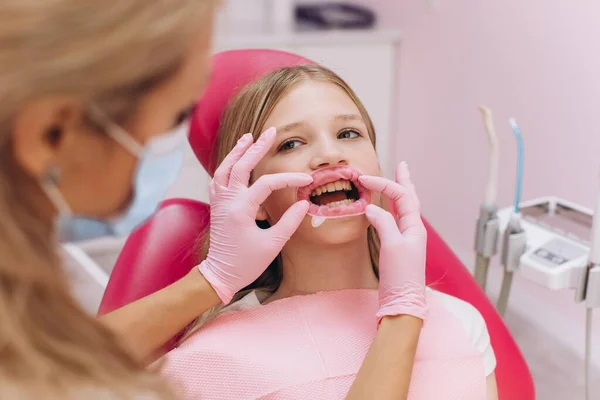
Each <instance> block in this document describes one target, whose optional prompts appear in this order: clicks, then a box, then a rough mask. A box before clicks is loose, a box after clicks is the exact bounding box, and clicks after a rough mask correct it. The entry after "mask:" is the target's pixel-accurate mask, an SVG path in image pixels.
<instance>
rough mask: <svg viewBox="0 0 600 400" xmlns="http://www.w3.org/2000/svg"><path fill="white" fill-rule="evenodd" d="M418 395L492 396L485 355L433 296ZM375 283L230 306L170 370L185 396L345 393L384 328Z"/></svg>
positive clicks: (180, 351) (416, 378)
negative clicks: (378, 314)
mask: <svg viewBox="0 0 600 400" xmlns="http://www.w3.org/2000/svg"><path fill="white" fill-rule="evenodd" d="M427 302H428V307H429V310H428V317H427V320H426V322H425V324H424V326H423V330H422V332H421V336H420V339H419V345H418V348H417V357H416V361H415V366H414V370H413V375H412V381H411V386H410V393H409V399H411V400H438V399H441V400H484V399H485V397H486V388H485V371H484V365H483V360H482V356H481V354H480V353H479V352H478V351H477V350H476V349H475V348H474V347H473V345H472V344H471V343H470V341H469V339H468V337H467V334H466V332H465V330H464V328H463V326H462V325H461V323H460V321H459V320H458V319H456V317H455V316H454V315H452V314H451V313H450V312H449V311H447V310H446V309H445V307H444V305H443V304H442V303H441V301H440V300H439V299H437V298H436V297H435V295H431V294H430V295H428V298H427ZM377 308H378V300H377V291H375V290H363V289H352V290H341V291H334V292H322V293H317V294H314V295H307V296H295V297H291V298H288V299H283V300H279V301H275V302H273V303H271V304H268V305H265V306H257V307H255V308H251V309H248V310H243V311H235V312H230V313H223V314H221V315H220V316H218V317H217V318H216V319H214V320H212V321H210V322H209V323H207V324H206V325H205V326H203V327H202V328H201V329H200V330H199V331H198V332H196V333H195V334H194V335H192V336H191V337H190V338H189V339H188V340H187V341H185V342H184V343H183V344H182V345H181V346H180V347H179V348H177V349H175V350H173V351H171V353H169V355H168V356H167V360H166V362H165V364H164V367H163V374H164V375H165V376H167V377H168V378H169V379H171V381H172V383H173V384H174V386H176V388H177V389H178V392H179V395H180V396H181V397H182V398H184V399H215V400H217V399H218V400H244V399H286V400H287V399H303V400H305V399H328V400H329V399H343V398H344V397H345V396H346V394H347V393H348V390H349V389H350V386H351V385H352V382H353V381H354V378H355V376H356V374H357V372H358V370H359V368H360V366H361V364H362V361H363V359H364V357H365V355H366V353H367V351H368V350H369V346H370V345H371V342H372V341H373V338H374V336H375V334H376V321H377V319H376V317H375V313H376V312H377Z"/></svg>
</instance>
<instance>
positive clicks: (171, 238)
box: [99, 50, 535, 400]
mask: <svg viewBox="0 0 600 400" xmlns="http://www.w3.org/2000/svg"><path fill="white" fill-rule="evenodd" d="M302 63H311V61H310V60H307V59H304V58H302V57H299V56H297V55H293V54H290V53H285V52H280V51H273V50H237V51H228V52H223V53H219V54H217V55H215V56H214V58H213V74H212V76H211V80H210V82H209V84H208V88H207V90H206V92H205V94H204V95H203V97H202V99H201V100H200V101H199V104H198V107H197V111H196V112H195V114H194V116H193V119H192V123H191V128H190V137H189V140H190V143H191V145H192V148H193V150H194V152H195V154H196V156H197V157H198V159H199V160H200V162H201V163H202V165H203V166H204V168H205V169H206V170H207V171H208V172H209V173H210V174H211V175H212V173H213V172H214V169H215V160H214V152H213V149H214V148H215V142H216V132H217V131H218V127H219V120H220V118H221V114H222V112H223V110H224V108H225V107H226V105H227V103H228V101H229V100H230V99H231V97H232V96H233V95H234V94H235V93H236V92H237V91H238V90H239V89H240V88H242V87H243V86H245V85H246V84H247V83H249V82H251V81H253V80H254V79H256V78H257V77H259V76H261V75H264V74H266V73H268V72H269V71H272V70H274V69H278V68H280V67H283V66H290V65H295V64H302ZM432 162H435V161H432ZM209 212H210V211H209V205H207V204H205V203H202V202H199V201H195V200H190V199H169V200H166V201H164V202H163V204H162V205H161V207H160V209H159V210H158V212H157V213H156V214H155V215H154V216H153V217H152V218H151V219H149V220H148V221H146V223H145V224H143V225H142V226H140V227H139V228H138V229H137V230H136V231H134V232H133V233H132V234H131V235H130V236H129V238H128V240H127V242H126V243H125V246H124V247H123V250H122V252H121V254H120V256H119V258H118V260H117V262H116V264H115V267H114V269H113V272H112V274H111V277H110V280H109V282H108V285H107V287H106V291H105V293H104V297H103V299H102V303H101V305H100V309H99V314H105V313H108V312H110V311H112V310H115V309H118V308H120V307H122V306H124V305H126V304H128V303H131V302H133V301H135V300H138V299H140V298H142V297H144V296H147V295H149V294H151V293H154V292H156V291H158V290H160V289H162V288H163V287H165V286H168V285H169V284H171V283H173V282H175V281H177V280H179V279H181V278H182V277H183V276H184V275H186V274H187V273H188V272H189V271H190V270H191V269H192V268H194V267H195V266H196V265H197V264H198V263H199V262H200V259H199V256H198V252H197V250H196V249H197V248H198V243H199V238H200V236H201V235H202V234H203V233H204V232H206V230H207V229H208V224H209V215H210V214H209ZM425 226H426V227H427V230H428V243H427V265H426V267H427V283H428V285H432V286H433V287H434V288H435V289H436V290H439V291H441V292H445V293H448V294H451V295H453V296H456V297H458V298H461V299H463V300H465V301H467V302H469V303H471V304H472V305H474V306H475V307H476V308H477V309H478V310H479V311H480V312H481V314H482V315H483V317H484V319H485V321H486V323H487V327H488V330H489V333H490V336H491V341H492V345H493V348H494V350H495V353H496V359H497V367H496V380H497V384H498V393H499V398H500V399H501V400H533V399H534V398H535V394H534V385H533V380H532V377H531V373H530V371H529V369H528V367H527V364H526V363H525V360H524V358H523V356H522V354H521V352H520V350H519V348H518V347H517V345H516V343H515V341H514V339H513V338H512V336H511V334H510V332H509V331H508V329H507V327H506V325H505V324H504V322H503V320H502V319H501V317H500V316H499V314H498V313H497V312H496V309H495V307H494V306H493V305H492V303H491V302H490V301H489V300H488V298H487V296H486V295H485V293H484V292H483V291H482V290H481V289H480V288H479V286H478V285H477V284H476V282H475V280H474V279H473V277H472V276H471V274H470V273H469V271H468V270H467V268H465V266H464V265H463V264H462V263H461V262H460V260H459V259H458V258H457V257H456V255H454V253H453V252H452V251H451V250H450V248H449V247H448V246H447V245H446V243H445V242H444V241H443V240H442V239H441V237H440V236H439V235H438V234H437V232H436V231H435V230H434V229H433V228H432V227H431V225H429V224H428V223H427V222H426V221H425ZM184 333H185V330H184V332H181V333H180V334H179V335H178V336H177V337H174V338H173V339H172V340H171V341H169V343H166V344H165V347H164V350H166V351H168V350H169V349H171V348H172V347H173V346H174V345H175V343H176V342H177V340H178V339H179V338H180V337H181V335H183V334H184ZM442 334H443V333H442Z"/></svg>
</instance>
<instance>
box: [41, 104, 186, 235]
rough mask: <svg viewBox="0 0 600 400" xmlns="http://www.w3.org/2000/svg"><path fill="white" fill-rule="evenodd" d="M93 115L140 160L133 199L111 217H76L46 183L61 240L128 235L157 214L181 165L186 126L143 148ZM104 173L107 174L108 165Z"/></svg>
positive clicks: (99, 114) (97, 113)
mask: <svg viewBox="0 0 600 400" xmlns="http://www.w3.org/2000/svg"><path fill="white" fill-rule="evenodd" d="M92 112H93V115H92V117H93V118H94V119H95V120H96V121H97V122H98V123H99V124H101V126H104V127H105V129H106V132H107V134H108V135H109V136H111V137H112V138H113V139H115V140H116V141H117V142H118V143H119V144H120V145H122V146H123V147H124V148H125V149H126V150H127V151H129V152H130V153H132V154H133V155H134V156H136V157H137V158H138V160H139V161H138V165H137V168H136V172H135V176H134V179H133V198H132V201H131V203H130V204H129V206H128V207H127V209H126V210H125V211H123V212H122V213H120V214H119V215H117V216H114V217H110V218H107V219H96V218H91V217H86V216H78V215H73V214H72V213H71V211H70V208H69V207H68V205H67V204H66V201H65V200H64V198H63V197H62V195H61V194H60V192H59V191H58V189H57V188H56V185H54V187H50V188H49V187H48V184H47V183H46V184H45V185H44V186H45V189H46V192H47V193H49V197H50V199H51V200H52V202H53V203H54V205H55V206H56V207H57V209H58V210H59V214H60V217H59V221H58V224H59V225H58V230H59V239H60V240H61V241H80V240H88V239H94V238H98V237H102V236H126V235H128V234H129V233H130V232H131V231H133V230H134V229H135V228H136V227H138V226H139V225H141V224H142V223H144V222H145V221H146V220H147V219H148V218H149V217H151V216H152V215H153V214H154V213H155V212H156V210H157V208H158V206H159V205H160V202H161V201H162V200H163V199H164V197H165V195H166V192H167V190H168V189H169V187H170V186H171V185H172V184H173V183H174V182H175V180H176V179H177V176H178V175H179V171H180V170H181V167H182V164H183V155H184V150H185V143H186V139H187V128H188V124H187V123H185V124H182V125H180V126H179V127H178V128H176V129H174V130H172V131H169V132H167V133H164V134H161V135H157V136H155V137H153V138H151V139H150V140H148V142H147V143H146V144H145V145H143V146H142V145H141V144H140V143H139V142H137V141H136V140H135V139H134V138H133V137H132V136H131V135H130V134H129V133H127V132H126V131H125V130H124V129H123V128H121V127H120V126H118V125H116V124H114V123H112V122H111V121H110V120H108V118H107V117H106V116H105V114H104V113H103V112H101V111H100V110H98V109H97V108H96V107H94V108H92ZM106 172H107V173H110V171H109V166H107V170H106ZM48 189H50V190H48Z"/></svg>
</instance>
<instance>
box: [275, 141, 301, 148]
mask: <svg viewBox="0 0 600 400" xmlns="http://www.w3.org/2000/svg"><path fill="white" fill-rule="evenodd" d="M301 144H302V142H300V141H299V140H298V139H291V140H288V141H285V142H283V143H282V144H281V145H280V146H279V149H277V150H278V151H285V150H292V149H295V148H296V147H298V146H300V145H301Z"/></svg>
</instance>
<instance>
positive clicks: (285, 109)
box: [163, 65, 497, 400]
mask: <svg viewBox="0 0 600 400" xmlns="http://www.w3.org/2000/svg"><path fill="white" fill-rule="evenodd" d="M268 127H276V131H277V136H276V141H275V144H274V146H273V147H272V148H271V149H270V151H269V152H268V153H267V154H266V156H265V157H264V158H263V159H262V160H261V161H260V163H259V164H258V165H257V167H256V168H255V169H254V171H253V173H252V177H251V180H252V181H255V180H256V179H258V178H259V177H261V176H263V175H265V174H273V173H280V172H303V173H308V174H311V175H312V176H313V178H314V181H313V183H312V184H311V185H310V186H309V187H308V188H303V189H300V190H297V189H293V188H286V189H281V190H277V191H275V192H273V194H271V195H270V196H269V197H268V198H267V200H266V201H265V202H264V203H263V204H262V206H261V207H260V211H259V213H258V215H257V216H256V219H257V223H258V224H259V225H261V226H264V227H268V226H269V224H272V223H275V222H277V221H278V220H279V218H280V217H281V216H282V215H283V214H284V212H285V211H286V210H287V209H288V208H289V207H290V205H292V204H294V203H295V202H296V201H297V200H299V199H302V198H305V199H307V200H309V201H310V202H311V203H312V205H311V207H310V209H309V216H307V217H306V218H305V219H304V221H303V223H302V224H301V225H300V227H299V228H298V230H297V231H296V233H295V234H294V235H293V236H292V237H291V239H290V240H289V241H288V242H287V244H286V245H285V246H284V248H283V251H282V252H281V254H280V255H279V256H278V257H277V258H276V259H275V260H274V261H273V262H272V264H271V265H270V266H269V268H268V269H267V270H266V271H265V273H264V274H263V275H262V276H261V277H260V278H259V279H258V280H256V281H255V282H254V283H253V284H252V285H250V286H249V287H248V288H247V290H245V291H243V292H240V293H238V295H237V296H236V297H235V298H234V301H233V302H232V303H231V304H230V305H229V306H228V307H226V308H225V309H222V310H220V311H219V312H214V313H212V314H211V316H209V317H206V316H204V318H202V319H201V322H199V323H198V324H197V325H198V326H197V327H196V329H195V330H194V331H193V333H192V334H190V335H188V337H187V338H186V339H185V340H184V341H183V343H182V344H181V345H180V346H179V347H178V348H176V349H174V350H173V351H171V352H170V353H169V354H168V355H167V358H166V362H165V364H164V368H163V371H164V374H165V375H167V376H169V377H171V378H172V379H173V381H174V382H175V385H176V386H178V387H179V389H180V392H181V394H182V395H183V396H184V397H186V398H190V399H191V398H202V399H249V398H261V399H275V398H278V399H341V398H344V396H345V395H346V393H347V392H348V389H349V387H350V385H351V384H352V381H353V379H354V377H355V376H356V373H357V372H358V369H359V367H360V365H361V362H362V361H363V359H364V357H365V354H366V352H367V350H368V348H369V345H370V343H371V342H372V340H373V338H374V336H375V333H376V330H377V318H376V312H377V310H378V290H377V288H378V267H377V266H378V260H379V249H380V243H379V238H378V235H377V233H376V231H375V229H374V227H373V226H371V225H370V223H369V220H368V219H367V217H366V216H365V215H364V208H365V205H366V203H369V202H370V203H373V204H380V203H381V201H382V198H383V196H381V195H380V193H377V192H376V191H371V190H368V189H367V188H366V186H368V185H367V182H368V179H367V178H369V179H370V177H369V176H379V175H381V172H380V167H379V163H378V160H377V155H376V153H375V131H374V129H373V125H372V123H371V120H370V118H369V115H368V114H367V112H366V111H365V109H364V107H363V105H362V104H361V102H360V101H359V100H358V98H357V97H356V95H355V94H354V92H353V91H352V90H351V89H350V88H349V87H348V86H347V85H346V83H345V82H344V81H343V80H342V79H341V78H339V77H338V76H337V75H336V74H334V73H333V72H331V71H329V70H327V69H325V68H323V67H320V66H316V65H300V66H295V67H287V68H282V69H279V70H276V71H274V72H272V73H270V74H268V75H266V76H264V77H262V78H259V79H258V80H257V81H255V82H253V83H251V84H250V85H248V86H247V87H245V88H243V89H242V90H241V91H240V93H239V94H238V95H237V96H236V97H235V98H234V99H233V100H232V101H231V103H230V104H229V105H228V108H227V110H226V112H225V113H224V115H223V117H222V119H221V124H220V130H219V138H218V157H217V159H218V164H220V163H221V161H223V159H224V157H225V156H226V155H227V154H228V153H229V152H230V151H231V150H232V149H233V147H234V146H235V144H236V142H237V141H238V139H239V138H240V137H241V136H242V134H243V133H245V132H252V133H253V135H254V137H255V138H257V137H258V136H259V135H260V132H262V131H263V130H264V129H265V128H268ZM399 173H400V174H405V175H408V167H407V166H406V165H405V164H401V165H400V167H399ZM361 176H362V177H361ZM361 182H362V183H361ZM413 190H414V189H413ZM313 215H315V216H317V217H315V218H313V217H312V216H313ZM319 217H321V218H319ZM322 217H325V219H324V222H323V218H322ZM320 222H321V224H320V225H319V223H320ZM378 229H379V227H378ZM382 237H383V236H382ZM206 240H208V238H206ZM241 267H243V266H241ZM427 290H428V294H427V305H428V314H427V318H426V319H425V322H424V325H423V329H422V331H421V336H420V339H419V345H418V348H417V355H416V359H415V364H414V369H413V374H412V380H411V386H410V393H409V398H410V399H418V400H423V399H427V400H429V399H435V400H437V399H444V400H449V399H450V400H451V399H456V400H471V399H486V398H488V399H495V398H497V393H496V385H495V378H494V368H495V365H496V360H495V356H494V351H493V350H492V348H491V345H490V339H489V336H488V332H487V329H486V326H485V322H484V320H483V318H482V316H481V315H480V314H479V312H478V311H477V310H476V309H475V308H474V307H472V306H471V305H470V304H467V303H465V302H463V301H462V300H459V299H457V298H454V297H451V296H449V295H446V294H442V293H440V292H436V291H434V290H431V289H427ZM486 396H487V397H486Z"/></svg>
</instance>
